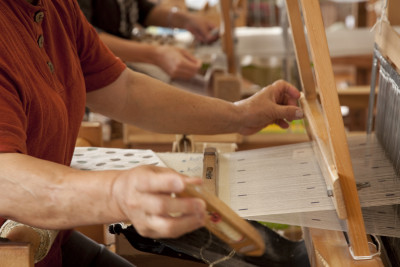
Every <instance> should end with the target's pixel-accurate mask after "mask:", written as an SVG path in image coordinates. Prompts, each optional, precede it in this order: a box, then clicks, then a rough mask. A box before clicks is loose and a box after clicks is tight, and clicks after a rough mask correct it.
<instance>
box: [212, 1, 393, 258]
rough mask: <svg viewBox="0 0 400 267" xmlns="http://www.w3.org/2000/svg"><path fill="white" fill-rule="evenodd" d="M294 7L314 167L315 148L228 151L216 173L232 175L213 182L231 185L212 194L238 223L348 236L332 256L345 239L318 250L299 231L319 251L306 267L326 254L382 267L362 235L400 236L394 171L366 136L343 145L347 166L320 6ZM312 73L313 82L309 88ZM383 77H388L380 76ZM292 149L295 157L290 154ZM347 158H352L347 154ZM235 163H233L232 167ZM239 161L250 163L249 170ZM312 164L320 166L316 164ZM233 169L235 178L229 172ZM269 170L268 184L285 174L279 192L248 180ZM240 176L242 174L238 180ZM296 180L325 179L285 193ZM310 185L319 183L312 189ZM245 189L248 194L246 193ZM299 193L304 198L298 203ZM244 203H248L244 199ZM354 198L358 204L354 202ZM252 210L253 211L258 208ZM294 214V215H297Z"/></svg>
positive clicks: (312, 254) (309, 3)
mask: <svg viewBox="0 0 400 267" xmlns="http://www.w3.org/2000/svg"><path fill="white" fill-rule="evenodd" d="M301 3H302V11H303V18H304V22H305V24H306V28H307V35H308V38H309V39H308V41H309V46H310V50H311V53H312V60H311V59H310V56H309V55H308V49H307V43H306V40H305V34H304V30H303V27H302V25H303V22H302V18H301V12H300V8H299V6H298V1H297V0H293V1H290V0H288V1H287V8H288V14H289V18H290V23H291V27H292V33H293V38H294V41H295V45H296V56H297V62H298V66H299V71H300V74H301V81H302V85H303V91H304V93H305V97H304V98H303V99H302V105H303V108H304V109H305V112H306V114H307V120H308V123H309V134H310V135H311V136H312V139H313V140H314V141H315V143H317V149H316V151H317V153H316V154H317V155H318V156H316V157H315V158H314V159H315V162H314V163H313V161H312V160H311V161H310V158H312V155H314V153H313V151H314V150H313V149H312V148H311V147H303V148H301V147H289V148H288V151H287V154H286V155H285V154H284V153H283V152H284V150H282V148H280V149H279V150H277V151H272V150H268V151H258V152H255V151H251V152H249V153H251V154H249V155H246V156H245V154H244V153H235V154H234V155H232V156H230V157H229V156H228V158H230V159H229V160H228V161H227V162H226V164H225V168H227V169H228V172H227V174H228V175H222V176H221V175H220V177H231V178H230V180H229V181H225V182H222V181H219V183H220V185H221V183H222V184H223V185H224V186H223V187H221V186H220V187H219V188H225V189H226V187H227V184H229V185H230V188H229V190H228V191H229V192H226V190H225V192H224V190H222V191H219V192H218V195H219V197H220V198H221V199H223V200H224V201H225V202H227V203H229V204H230V206H231V207H232V208H233V209H234V210H235V211H236V212H238V213H239V215H240V216H242V217H246V218H251V219H257V220H266V221H276V222H284V223H292V224H297V225H302V226H307V227H316V228H322V229H330V230H341V231H345V232H347V235H346V237H347V239H348V243H349V245H350V246H349V248H347V243H345V246H344V247H345V248H346V249H345V250H343V249H341V250H340V249H339V250H337V249H336V250H331V249H330V248H329V246H335V245H336V246H337V244H338V243H340V242H341V241H340V239H342V240H344V236H342V237H341V238H339V239H338V240H333V239H332V240H331V241H329V242H331V243H329V242H328V243H327V244H322V245H321V243H318V242H315V240H316V239H315V238H314V237H315V236H317V234H318V235H319V236H321V233H322V234H323V232H318V231H317V234H315V232H314V230H311V231H306V232H310V233H311V238H310V240H311V241H312V242H310V244H311V245H313V244H314V245H315V243H318V247H316V248H315V249H314V248H311V249H310V257H311V260H312V265H315V266H319V265H327V264H328V265H329V264H333V262H335V256H332V255H329V254H333V255H335V254H337V253H340V255H336V257H341V258H345V259H344V260H343V261H340V265H342V266H352V265H357V263H356V261H357V260H363V263H362V264H363V266H382V262H381V260H380V259H379V258H378V257H374V256H375V255H377V253H376V251H374V249H378V250H379V246H376V247H375V248H374V247H373V246H372V247H371V246H370V244H372V243H369V242H368V240H367V235H366V233H367V232H368V233H370V234H378V235H385V236H398V235H399V233H400V231H399V229H397V224H396V221H397V206H395V205H396V204H398V201H399V199H398V197H397V196H396V194H397V192H398V189H399V188H398V185H397V182H396V173H395V171H393V167H392V166H391V165H390V164H388V161H387V158H386V156H385V151H384V150H382V149H381V147H380V145H379V143H378V142H376V141H375V139H374V137H373V136H369V137H368V138H367V137H360V138H355V139H354V140H353V139H351V140H349V143H350V145H351V149H352V154H353V156H352V157H353V158H354V159H360V160H359V161H358V162H356V163H357V164H356V163H355V161H356V160H354V161H353V163H352V161H351V157H350V152H349V150H348V145H347V138H346V135H345V132H344V128H343V121H342V118H341V114H340V109H339V102H338V98H337V93H336V87H335V83H334V79H333V71H332V66H331V64H330V58H329V53H328V47H327V43H326V38H324V37H325V32H324V28H323V24H322V18H321V15H320V8H319V3H318V1H307V0H303V1H301ZM310 60H311V61H312V62H313V64H314V70H312V69H311V67H310ZM313 71H314V73H315V77H316V83H315V82H314V77H313V76H314V75H313ZM387 76H388V77H390V75H387ZM384 79H387V77H386V78H384ZM316 88H318V89H319V90H320V92H319V93H320V95H319V96H320V98H321V102H322V108H321V107H320V106H319V104H318V103H317V93H316V90H315V89H316ZM380 99H383V100H382V101H383V102H385V101H384V99H385V98H384V97H382V98H380ZM391 99H395V98H391ZM372 103H373V101H372ZM389 106H393V105H389ZM378 110H379V108H378ZM391 112H393V111H391ZM379 114H380V113H378V116H377V120H378V118H383V117H385V116H383V115H379ZM386 117H387V116H386ZM391 118H392V117H391ZM377 125H378V127H386V128H387V126H386V125H383V126H380V125H379V124H377ZM389 125H391V121H389ZM394 125H397V124H394ZM382 129H385V128H382ZM390 132H391V131H390ZM377 136H378V139H379V138H380V140H381V139H383V140H385V139H386V137H385V135H380V134H379V133H378V134H377ZM382 136H383V137H382ZM395 136H397V135H395ZM381 142H382V141H381ZM306 146H307V145H306ZM391 148H392V147H391ZM391 150H392V151H394V152H393V153H394V154H396V153H397V151H398V150H396V146H395V149H391ZM293 151H297V152H296V153H294V152H293ZM259 153H261V154H259ZM263 153H265V154H263ZM277 153H283V157H282V158H281V162H284V164H285V165H284V166H278V165H279V164H278V162H279V161H278V160H276V159H277V156H276V155H277ZM354 153H356V154H355V155H354ZM360 153H361V154H360ZM270 154H273V155H274V160H272V163H271V165H267V164H266V161H267V160H266V159H267V155H270ZM304 155H306V156H305V157H306V158H302V157H303V156H304ZM232 158H233V159H232ZM234 158H236V159H237V161H236V162H235V161H234ZM288 158H291V159H294V161H291V162H288ZM306 159H307V160H306ZM232 160H233V161H232ZM220 162H221V159H220ZM233 162H234V163H233ZM239 162H240V163H239ZM246 162H249V163H248V164H249V165H248V166H247V165H246ZM316 162H319V163H320V164H316ZM396 162H397V161H396ZM243 164H244V165H243ZM296 164H298V165H296ZM312 164H315V165H317V166H318V167H316V168H315V169H313V168H311V165H312ZM221 165H223V164H221ZM301 165H308V166H307V168H306V169H304V171H305V172H304V173H302V174H301V172H299V171H301V170H302V168H301V167H302V166H301ZM354 165H355V167H357V168H356V169H355V171H357V172H356V177H357V184H356V180H355V178H354V173H353V166H354ZM226 166H229V167H226ZM277 166H278V168H279V169H284V170H285V174H287V176H284V175H283V173H280V172H277V171H276V170H277V169H274V168H276V167H277ZM286 166H291V167H293V168H294V169H295V172H296V174H292V175H290V174H289V172H290V171H289V170H288V169H287V168H286V169H285V167H286ZM360 166H361V167H360ZM235 167H236V168H235ZM235 169H236V171H237V172H236V173H235V172H234V171H233V170H235ZM271 170H273V171H276V172H275V173H274V175H273V176H274V177H275V179H276V176H278V177H280V178H281V179H282V176H284V177H283V178H288V180H289V181H288V182H286V183H284V185H282V184H283V183H281V185H280V186H281V188H280V187H279V186H278V187H272V186H271V185H268V184H262V182H261V181H260V180H256V181H253V180H250V181H249V180H248V178H249V177H259V176H260V174H261V173H262V176H263V179H264V181H265V180H268V179H266V174H265V173H267V172H268V171H271ZM377 170H378V171H377ZM313 171H315V173H314V172H313ZM220 172H223V171H220ZM241 174H242V175H244V176H241ZM300 174H301V175H302V176H303V177H308V178H310V177H312V176H313V175H316V176H318V177H325V182H326V184H325V183H324V181H323V180H322V183H321V179H317V178H316V177H314V178H312V179H310V180H307V179H305V178H303V180H302V181H303V184H302V186H303V187H305V188H306V190H304V191H301V189H299V187H296V186H295V187H294V188H293V189H292V190H293V191H291V190H290V189H289V188H290V187H289V185H290V183H295V180H293V179H291V178H293V177H296V175H297V177H298V176H300ZM323 174H324V175H323ZM272 178H273V177H272ZM272 178H271V180H269V181H272V184H273V180H274V179H272ZM234 181H236V183H235V182H234ZM316 181H318V183H316V184H315V182H316ZM251 182H253V183H251ZM281 182H282V181H281ZM295 184H296V183H295ZM238 185H239V186H238ZM252 186H253V187H252ZM282 188H284V189H283V191H282V190H279V189H282ZM318 188H319V189H320V190H321V191H320V194H319V195H318V194H316V195H312V194H311V193H309V192H312V191H316V190H314V189H318ZM296 189H297V191H299V190H300V191H301V192H300V194H298V195H296V194H295V192H296ZM372 189H373V190H372ZM246 190H248V192H245V191H246ZM357 191H359V192H357ZM265 192H268V193H269V194H271V193H270V192H278V193H277V194H276V195H274V196H273V197H271V198H269V199H268V200H264V201H260V199H262V198H263V195H265ZM284 192H286V193H287V192H290V193H291V194H290V193H289V195H288V194H283V193H284ZM257 193H258V194H257ZM305 195H306V196H307V197H304V196H305ZM254 196H255V197H254ZM251 197H254V198H253V199H251ZM312 197H315V199H312ZM302 199H304V200H305V205H304V206H303V207H300V205H299V202H301V201H299V200H302ZM277 200H278V201H277ZM281 200H282V201H283V202H285V203H289V204H288V205H287V206H286V207H283V206H279V205H277V204H278V203H280V201H281ZM291 200H292V202H291ZM324 200H326V201H324ZM332 200H333V201H332ZM359 200H361V204H360V201H359ZM332 202H333V204H332ZM270 203H274V204H275V206H274V207H273V208H276V210H275V211H271V210H268V208H270V207H268V208H266V206H265V205H266V204H270ZM324 205H326V206H324ZM250 207H251V208H250ZM257 207H258V208H259V209H258V210H257ZM361 207H362V208H363V212H361ZM285 208H287V209H285ZM296 208H298V209H297V210H296ZM257 212H261V213H263V215H260V214H256V213H257ZM267 213H269V214H267ZM377 218H379V223H377V222H376V221H375V220H376V219H377ZM340 235H341V234H340V233H339V236H340ZM334 237H335V236H334ZM335 238H336V237H335ZM336 241H338V242H336ZM334 242H336V243H334ZM345 254H346V255H345ZM350 255H351V256H350Z"/></svg>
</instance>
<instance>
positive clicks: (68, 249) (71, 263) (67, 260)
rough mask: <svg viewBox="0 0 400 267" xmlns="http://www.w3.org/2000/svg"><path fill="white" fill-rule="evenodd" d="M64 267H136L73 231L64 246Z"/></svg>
mask: <svg viewBox="0 0 400 267" xmlns="http://www.w3.org/2000/svg"><path fill="white" fill-rule="evenodd" d="M62 259H63V267H64V266H65V267H134V266H135V265H133V264H132V263H130V262H128V261H127V260H125V259H124V258H122V257H121V256H119V255H117V254H115V253H113V252H111V251H109V250H108V249H107V248H106V247H105V246H104V245H100V244H98V243H97V242H95V241H93V240H91V239H90V238H88V237H86V236H85V235H83V234H81V233H79V232H77V231H73V232H72V234H71V236H70V238H69V239H68V241H67V242H66V243H65V244H64V245H63V246H62Z"/></svg>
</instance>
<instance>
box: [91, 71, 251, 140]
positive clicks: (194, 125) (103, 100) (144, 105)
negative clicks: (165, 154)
mask: <svg viewBox="0 0 400 267" xmlns="http://www.w3.org/2000/svg"><path fill="white" fill-rule="evenodd" d="M112 88H125V89H123V90H118V92H117V90H113V89H112ZM104 95H109V96H110V97H104ZM87 99H88V106H89V107H90V108H91V109H92V110H94V111H98V112H101V113H103V114H104V113H105V114H104V115H107V116H109V117H111V118H114V119H116V120H119V121H122V122H125V123H129V124H135V125H137V126H139V127H142V128H145V129H148V130H152V131H156V132H161V133H188V134H216V133H230V132H237V131H238V130H239V127H240V126H241V125H242V123H241V122H242V115H243V113H242V112H241V110H240V109H239V107H238V106H237V105H234V104H233V103H231V102H227V101H223V100H220V99H217V98H211V97H205V96H201V95H196V94H191V93H188V92H186V91H184V90H180V89H176V88H174V87H172V86H170V85H167V84H164V83H162V82H160V81H158V80H155V79H152V78H149V77H148V76H145V75H141V74H138V73H135V72H132V71H130V70H125V71H124V73H123V74H122V75H121V77H120V78H119V79H118V80H117V81H116V82H115V84H111V85H110V86H108V87H105V88H103V89H101V90H98V91H94V92H92V93H89V94H88V98H87ZM115 107H118V108H115Z"/></svg>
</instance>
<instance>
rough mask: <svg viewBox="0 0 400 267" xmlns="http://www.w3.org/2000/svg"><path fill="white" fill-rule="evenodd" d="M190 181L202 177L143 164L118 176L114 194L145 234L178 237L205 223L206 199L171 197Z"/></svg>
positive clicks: (146, 235) (134, 223)
mask: <svg viewBox="0 0 400 267" xmlns="http://www.w3.org/2000/svg"><path fill="white" fill-rule="evenodd" d="M188 183H194V184H200V183H201V179H200V178H187V177H185V176H184V175H181V174H179V173H177V172H175V171H173V170H171V169H168V168H160V167H156V166H140V167H137V168H134V169H131V170H128V171H123V172H122V173H121V175H119V176H117V178H116V180H115V182H114V186H113V188H112V194H113V195H112V196H113V197H114V198H115V199H116V200H117V203H118V206H119V208H120V211H121V212H122V213H123V214H124V215H125V216H126V217H127V218H129V220H130V221H131V222H132V224H133V225H134V226H135V228H136V230H137V231H138V233H139V234H141V235H142V236H145V237H150V238H177V237H179V236H181V235H183V234H185V233H188V232H191V231H193V230H195V229H197V228H199V227H201V226H204V223H205V218H206V210H205V208H206V205H205V203H204V201H203V200H201V199H198V198H181V197H179V198H173V197H171V193H180V192H182V191H183V190H184V187H185V185H186V184H188Z"/></svg>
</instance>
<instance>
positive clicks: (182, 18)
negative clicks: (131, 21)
mask: <svg viewBox="0 0 400 267" xmlns="http://www.w3.org/2000/svg"><path fill="white" fill-rule="evenodd" d="M187 20H188V14H187V13H186V12H182V11H179V10H178V9H172V8H171V9H170V8H165V7H163V6H160V5H158V6H156V7H155V8H153V10H152V11H151V12H150V14H149V15H148V16H147V19H146V22H145V23H146V25H148V26H150V25H152V26H161V27H167V28H181V29H184V28H185V23H186V22H187Z"/></svg>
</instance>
